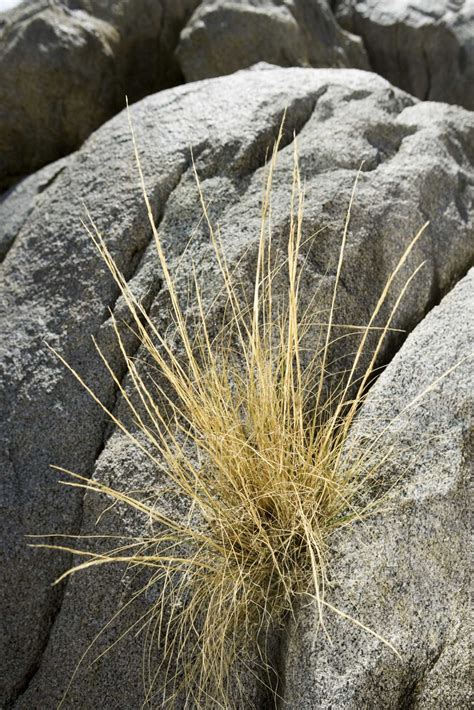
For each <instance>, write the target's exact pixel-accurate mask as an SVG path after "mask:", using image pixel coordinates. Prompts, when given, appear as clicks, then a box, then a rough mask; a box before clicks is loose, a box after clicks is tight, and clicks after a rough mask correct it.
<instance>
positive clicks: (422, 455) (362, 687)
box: [284, 269, 474, 710]
mask: <svg viewBox="0 0 474 710" xmlns="http://www.w3.org/2000/svg"><path fill="white" fill-rule="evenodd" d="M473 346H474V269H473V270H471V271H470V272H469V274H468V275H467V276H466V277H465V278H464V279H463V280H462V281H461V282H460V283H459V284H458V285H457V286H456V287H455V288H454V289H453V291H452V292H451V293H450V294H449V295H448V296H446V297H445V298H444V299H443V301H442V302H441V305H440V306H438V307H437V308H434V309H433V310H432V311H431V312H430V313H429V315H428V316H427V317H426V318H425V319H424V320H423V321H422V322H421V324H420V325H419V326H418V327H417V328H416V329H415V330H414V332H413V333H412V334H411V335H410V336H409V337H408V339H407V341H406V343H405V344H404V345H403V347H402V348H401V350H400V351H399V352H398V353H397V355H396V356H395V357H394V359H393V360H392V362H391V363H390V365H389V366H388V368H387V369H386V371H385V372H384V373H383V375H382V376H381V377H380V378H379V380H378V382H377V383H376V385H375V386H374V388H373V390H372V391H371V393H370V395H369V398H368V400H367V401H366V403H365V405H364V406H363V408H362V410H361V412H360V417H359V422H358V427H356V431H358V433H359V434H360V435H362V436H363V437H364V440H365V439H366V438H367V440H368V441H371V440H373V438H374V437H378V447H379V450H380V451H382V452H384V451H389V450H392V448H394V453H393V455H392V464H391V465H390V467H388V466H386V467H385V470H383V471H382V475H383V477H384V479H385V480H386V481H387V482H389V481H390V480H392V481H394V480H396V477H398V476H400V474H401V472H402V471H403V472H404V473H403V476H402V480H401V481H400V483H399V485H398V486H397V487H396V488H395V490H394V492H393V493H392V494H391V495H390V497H389V500H388V502H387V506H386V507H388V512H385V513H382V514H379V515H377V516H376V517H374V518H373V519H372V520H370V519H369V520H367V521H365V522H364V523H363V524H356V525H354V526H353V527H351V529H350V530H348V531H346V533H345V534H344V535H341V536H340V539H339V541H338V542H336V544H335V552H334V560H333V565H332V572H331V575H332V579H333V589H332V590H331V592H330V594H329V599H328V600H329V601H330V603H331V604H333V605H334V606H335V607H337V608H339V609H341V610H342V611H343V612H345V613H347V614H350V615H351V616H352V617H355V618H356V619H357V620H358V621H360V622H362V623H363V624H365V625H366V626H368V627H370V628H372V629H373V630H375V631H376V632H378V633H379V634H381V635H382V636H384V637H385V638H386V639H388V640H390V641H391V642H392V643H393V644H394V645H395V647H396V648H397V649H398V651H399V653H400V654H401V659H400V658H397V656H396V655H395V654H394V653H393V652H392V651H391V650H390V649H389V648H388V647H387V646H386V645H384V644H383V643H382V642H381V641H379V640H378V639H376V638H374V637H373V636H371V635H369V634H368V633H367V632H365V631H363V630H361V629H360V628H357V627H356V626H354V625H353V624H352V623H350V622H348V621H345V620H342V619H340V618H338V617H337V616H335V615H334V614H333V613H332V612H330V611H328V612H327V614H326V625H327V632H328V633H329V635H330V637H331V639H332V644H329V643H328V642H327V639H326V638H325V636H324V633H323V632H322V630H321V629H320V628H319V629H318V628H316V626H315V621H314V620H315V617H316V611H315V609H313V608H311V607H307V608H306V609H304V610H301V611H300V613H299V615H298V617H297V622H296V624H293V625H292V627H291V629H290V632H289V638H288V640H287V648H286V654H285V660H284V679H285V680H284V687H285V693H284V699H285V702H286V703H287V705H288V707H291V708H293V707H295V708H296V707H298V708H304V709H308V710H309V709H312V708H321V709H322V710H323V709H326V708H327V709H329V708H348V709H352V708H354V710H355V708H361V707H368V708H377V707H383V708H387V710H388V709H391V708H400V707H410V708H417V709H418V708H419V709H421V708H460V709H464V708H466V709H467V708H469V707H472V699H473V696H472V688H471V683H470V680H469V679H470V677H471V673H470V668H469V666H470V658H469V652H468V651H467V648H468V646H469V639H468V636H469V632H468V623H467V622H466V618H465V617H466V613H467V609H468V606H469V601H468V599H469V570H468V565H467V564H466V559H465V552H464V550H465V542H466V538H467V536H468V534H469V533H468V530H469V505H468V485H469V481H470V479H471V478H472V473H473V468H472V466H473V460H474V458H473V454H474V427H473V425H474V417H473V414H474V396H473V391H472V386H471V383H472V375H473V370H474V360H473V358H472V355H473ZM469 357H470V359H468V360H464V362H463V363H462V364H461V365H460V366H459V367H458V368H457V369H455V370H454V371H453V372H451V373H450V374H449V375H448V376H446V377H445V378H444V379H442V380H440V381H439V382H438V384H437V385H436V386H435V387H434V388H432V389H431V390H430V391H429V392H427V393H426V394H425V396H424V397H421V398H420V399H419V400H418V402H417V406H413V408H409V405H410V403H411V402H412V401H413V400H414V399H415V398H416V397H417V396H418V395H419V394H421V393H422V392H423V391H425V390H427V389H428V388H429V387H430V385H432V384H433V383H434V382H436V380H439V378H441V377H442V375H443V373H446V372H447V371H448V370H449V369H450V368H452V367H453V365H455V364H456V363H459V362H460V361H461V360H462V359H463V358H469ZM407 407H408V409H407Z"/></svg>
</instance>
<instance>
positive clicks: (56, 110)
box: [0, 0, 198, 190]
mask: <svg viewBox="0 0 474 710" xmlns="http://www.w3.org/2000/svg"><path fill="white" fill-rule="evenodd" d="M197 3H198V0H172V1H171V2H170V1H168V0H159V1H158V2H157V1H155V0H119V1H118V2H113V3H110V2H104V1H103V0H65V1H64V2H62V1H60V0H33V1H32V2H28V3H22V4H21V5H20V6H19V7H17V8H15V9H14V10H11V11H10V12H6V13H4V14H0V75H1V77H2V80H1V82H0V106H1V107H2V109H1V112H0V190H1V189H3V188H5V187H6V186H8V185H9V184H11V183H12V182H14V181H15V180H16V179H18V178H19V177H20V176H22V175H24V174H25V173H29V172H32V171H33V170H35V169H37V168H39V167H41V166H42V165H44V164H45V163H49V162H51V161H53V160H56V159H57V158H59V157H61V156H63V155H65V154H67V153H70V152H71V151H73V150H75V149H76V148H77V147H78V146H79V145H80V144H81V143H82V142H83V141H84V139H85V138H87V136H88V135H90V133H92V131H93V130H95V129H96V128H97V127H98V126H99V125H100V124H101V123H103V122H104V121H106V120H107V119H108V118H110V117H111V116H113V115H114V114H115V113H117V111H119V110H121V109H122V108H123V107H124V105H125V96H126V95H128V97H129V100H130V101H135V100H137V99H140V98H142V97H143V96H145V95H147V94H150V93H153V92H155V91H158V90H159V89H163V88H166V87H169V86H174V85H176V84H178V83H181V81H182V74H181V71H180V69H179V66H178V64H177V62H176V60H175V59H174V56H173V52H174V49H175V46H176V43H177V40H178V36H179V31H180V29H181V27H182V26H183V25H184V24H185V22H186V20H187V18H188V17H189V15H190V14H191V12H192V11H193V9H194V8H195V7H196V5H197Z"/></svg>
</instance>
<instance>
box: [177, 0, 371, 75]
mask: <svg viewBox="0 0 474 710" xmlns="http://www.w3.org/2000/svg"><path fill="white" fill-rule="evenodd" d="M177 57H178V60H179V63H180V65H181V68H182V70H183V74H184V76H185V78H186V80H187V81H195V80H196V79H206V78H209V77H214V76H221V75H223V74H231V73H232V72H234V71H237V70H238V69H243V68H245V67H249V66H251V65H252V64H256V63H257V62H261V61H265V62H269V63H271V64H278V65H280V66H308V67H311V66H313V67H355V68H358V69H368V68H369V64H368V61H367V56H366V54H365V51H364V47H363V44H362V42H361V40H360V39H359V38H358V37H355V36H353V35H350V34H349V33H348V32H345V31H344V30H342V29H341V27H340V26H339V25H338V23H337V22H336V20H335V18H334V16H333V14H332V11H331V9H330V7H329V3H328V2H327V0H290V1H289V2H281V1H280V0H243V2H242V1H240V0H238V1H236V0H204V2H201V3H200V4H199V7H198V8H197V10H196V11H195V12H194V14H193V15H192V17H191V19H190V20H189V22H188V24H187V25H186V27H185V28H184V29H183V31H182V32H181V37H180V41H179V45H178V48H177Z"/></svg>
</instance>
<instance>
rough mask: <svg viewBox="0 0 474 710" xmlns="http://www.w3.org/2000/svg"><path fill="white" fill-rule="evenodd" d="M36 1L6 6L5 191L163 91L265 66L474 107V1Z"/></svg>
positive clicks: (1, 166) (2, 41) (0, 184)
mask: <svg viewBox="0 0 474 710" xmlns="http://www.w3.org/2000/svg"><path fill="white" fill-rule="evenodd" d="M332 6H333V9H331V3H330V2H329V0H284V1H283V0H238V1H236V0H116V1H114V2H112V3H111V2H108V0H31V1H29V2H23V3H21V4H20V5H19V6H18V7H17V8H15V9H13V10H11V11H10V12H6V13H0V75H1V76H2V81H1V82H0V105H1V106H2V112H1V113H0V191H1V190H4V189H5V188H7V187H8V186H10V185H12V184H13V183H14V182H15V181H17V180H18V179H19V178H20V177H22V176H23V175H25V174H28V173H31V172H32V171H34V170H36V169H38V168H40V167H41V166H43V165H45V164H46V163H50V162H52V161H54V160H56V159H58V158H60V157H61V156H63V155H66V154H68V153H71V152H72V151H73V150H75V149H77V148H78V147H79V146H80V145H81V144H82V143H83V141H84V140H85V139H86V138H87V136H89V135H90V133H91V132H92V131H94V130H95V129H96V128H97V127H98V126H99V125H101V124H102V123H104V121H106V120H107V119H108V118H110V117H111V116H113V115H114V114H116V113H117V112H118V111H120V110H122V108H123V107H124V105H125V96H126V95H127V96H128V98H129V101H131V102H133V101H136V100H138V99H140V98H142V97H144V96H146V95H148V94H152V93H154V92H155V91H158V90H160V89H163V88H167V87H171V86H175V85H177V84H181V83H182V82H183V81H194V80H197V79H204V78H209V77H214V76H221V75H223V74H229V73H231V72H233V71H236V70H238V69H243V68H245V67H249V66H251V65H252V64H255V63H258V62H261V61H265V62H269V63H272V64H277V65H280V66H304V67H340V68H344V67H354V68H358V69H367V70H369V69H371V70H373V71H376V72H378V73H380V74H382V75H383V76H384V77H386V78H387V79H388V80H389V81H391V82H392V83H393V84H395V85H396V86H399V87H401V88H402V89H404V90H405V91H408V92H409V93H412V94H413V95H414V96H416V97H418V98H421V99H427V100H436V101H446V102H449V103H454V104H459V105H461V106H465V107H466V108H469V109H473V108H474V90H473V88H472V87H473V86H474V73H473V72H474V40H473V37H474V0H465V1H464V2H463V0H450V1H449V2H444V0H440V1H439V2H436V3H433V2H432V1H431V0H417V1H416V2H410V3H408V2H407V1H405V0H403V2H397V3H391V2H378V1H377V2H373V1H370V0H357V1H356V0H337V2H336V0H334V2H333V3H332Z"/></svg>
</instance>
